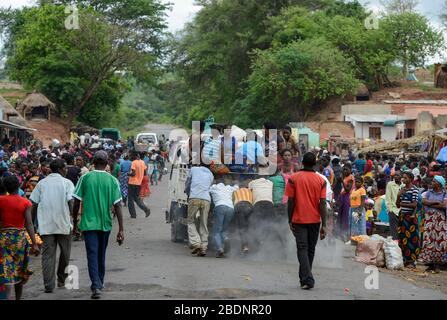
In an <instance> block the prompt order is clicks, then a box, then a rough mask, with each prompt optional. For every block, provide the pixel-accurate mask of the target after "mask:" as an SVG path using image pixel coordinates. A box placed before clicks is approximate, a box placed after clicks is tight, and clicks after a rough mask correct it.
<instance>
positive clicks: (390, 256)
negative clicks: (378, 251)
mask: <svg viewBox="0 0 447 320" xmlns="http://www.w3.org/2000/svg"><path fill="white" fill-rule="evenodd" d="M383 250H384V251H385V263H386V267H387V269H389V270H403V269H404V259H403V257H402V250H401V249H400V247H399V245H398V244H397V243H396V242H395V241H394V240H393V239H392V238H391V237H389V238H388V239H386V240H385V243H384V248H383Z"/></svg>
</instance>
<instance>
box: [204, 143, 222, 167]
mask: <svg viewBox="0 0 447 320" xmlns="http://www.w3.org/2000/svg"><path fill="white" fill-rule="evenodd" d="M220 148H221V139H213V138H209V139H208V140H207V141H205V145H204V147H203V151H202V155H203V159H206V160H208V162H211V161H214V162H220Z"/></svg>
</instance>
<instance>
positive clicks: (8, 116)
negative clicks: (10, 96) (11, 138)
mask: <svg viewBox="0 0 447 320" xmlns="http://www.w3.org/2000/svg"><path fill="white" fill-rule="evenodd" d="M0 110H3V119H0V120H6V121H10V122H13V123H15V124H18V125H20V126H24V127H26V126H27V123H26V120H25V119H24V118H23V117H22V116H21V115H20V113H19V112H18V111H17V110H16V109H14V108H13V106H12V105H11V104H10V103H9V102H8V101H7V100H6V99H5V98H3V97H2V96H0Z"/></svg>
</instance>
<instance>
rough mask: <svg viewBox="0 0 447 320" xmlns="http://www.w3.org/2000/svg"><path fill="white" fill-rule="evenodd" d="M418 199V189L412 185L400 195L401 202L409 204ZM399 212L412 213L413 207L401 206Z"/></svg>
mask: <svg viewBox="0 0 447 320" xmlns="http://www.w3.org/2000/svg"><path fill="white" fill-rule="evenodd" d="M418 199H419V189H418V188H416V186H412V187H411V188H410V190H407V191H405V193H403V194H402V195H401V197H400V203H401V204H411V203H413V202H418ZM400 212H401V213H402V214H404V215H412V214H414V212H415V209H413V208H405V207H401V209H400Z"/></svg>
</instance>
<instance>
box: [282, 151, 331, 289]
mask: <svg viewBox="0 0 447 320" xmlns="http://www.w3.org/2000/svg"><path fill="white" fill-rule="evenodd" d="M302 163H303V166H304V169H303V170H301V171H300V172H297V173H295V174H294V175H292V177H290V179H289V183H288V186H287V188H286V196H288V197H289V201H288V212H289V223H290V229H291V230H292V232H293V235H294V236H295V240H296V248H297V256H298V262H299V265H300V270H299V276H300V283H301V288H302V289H304V290H309V289H312V288H313V287H314V286H315V280H314V277H313V275H312V263H313V260H314V256H315V247H316V245H317V242H318V234H320V239H321V240H323V239H324V238H325V237H326V208H327V207H326V181H325V180H324V179H323V178H322V177H320V176H319V175H318V174H317V173H316V172H315V170H314V168H315V166H316V164H317V158H316V156H315V155H314V154H313V153H310V152H309V153H306V154H305V155H304V157H303V162H302ZM321 224H322V227H321V229H320V226H321Z"/></svg>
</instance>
